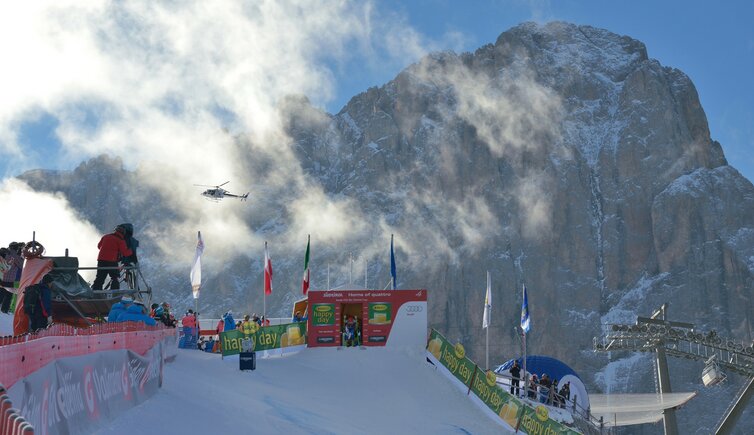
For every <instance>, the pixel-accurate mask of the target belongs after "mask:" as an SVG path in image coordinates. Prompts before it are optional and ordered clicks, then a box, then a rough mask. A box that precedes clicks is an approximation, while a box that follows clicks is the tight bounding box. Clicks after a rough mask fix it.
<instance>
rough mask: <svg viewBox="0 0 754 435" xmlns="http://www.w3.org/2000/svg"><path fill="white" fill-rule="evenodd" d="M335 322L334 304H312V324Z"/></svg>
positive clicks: (325, 324)
mask: <svg viewBox="0 0 754 435" xmlns="http://www.w3.org/2000/svg"><path fill="white" fill-rule="evenodd" d="M334 324H335V304H314V305H313V306H312V326H328V325H334Z"/></svg>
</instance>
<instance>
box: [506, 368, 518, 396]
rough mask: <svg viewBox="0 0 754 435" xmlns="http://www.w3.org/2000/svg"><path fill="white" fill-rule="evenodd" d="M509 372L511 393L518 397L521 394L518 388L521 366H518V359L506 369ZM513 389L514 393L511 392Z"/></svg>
mask: <svg viewBox="0 0 754 435" xmlns="http://www.w3.org/2000/svg"><path fill="white" fill-rule="evenodd" d="M508 372H510V374H511V394H513V395H514V396H516V397H518V396H519V395H520V394H521V389H520V388H519V384H518V382H519V379H521V367H519V366H518V361H515V360H514V361H513V366H512V367H511V368H510V369H509V370H508ZM514 389H515V393H514V392H513V391H514Z"/></svg>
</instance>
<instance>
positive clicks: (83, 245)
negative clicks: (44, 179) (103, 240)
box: [0, 179, 101, 280]
mask: <svg viewBox="0 0 754 435" xmlns="http://www.w3.org/2000/svg"><path fill="white" fill-rule="evenodd" d="M0 204H3V210H4V211H3V224H2V225H0V245H2V246H8V244H9V243H10V242H29V241H31V240H32V236H33V234H35V232H36V240H37V241H38V242H40V243H41V244H42V245H43V246H44V247H45V255H48V256H63V255H65V250H66V249H68V252H69V255H71V256H73V257H78V259H79V264H80V265H81V266H89V267H94V266H96V265H97V253H98V250H97V243H98V242H99V240H100V237H101V235H100V234H99V231H97V229H96V228H95V227H94V226H93V225H91V224H90V223H88V222H86V220H84V219H82V218H81V217H80V216H79V215H78V214H77V212H76V211H75V210H73V209H72V208H71V207H70V205H69V204H68V201H67V200H66V199H65V198H63V197H62V196H60V195H53V194H49V193H39V192H35V191H33V190H31V189H30V188H29V186H27V185H26V184H25V183H23V182H21V181H18V180H15V179H9V180H5V181H4V182H3V183H2V184H0ZM82 275H83V276H84V277H85V278H87V279H90V280H91V279H93V276H90V275H92V274H91V273H89V272H82Z"/></svg>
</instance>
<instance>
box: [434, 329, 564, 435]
mask: <svg viewBox="0 0 754 435" xmlns="http://www.w3.org/2000/svg"><path fill="white" fill-rule="evenodd" d="M427 351H428V352H429V353H431V354H432V355H433V356H434V357H435V358H437V360H438V361H440V363H441V364H442V365H443V366H445V368H446V369H448V370H449V371H450V372H451V373H452V374H453V375H454V376H455V377H456V378H458V380H459V381H461V382H463V384H464V385H466V386H469V385H470V386H471V391H472V392H473V393H474V394H475V395H476V396H477V397H478V398H479V399H480V400H481V401H482V402H484V403H485V405H487V407H489V408H490V409H491V410H492V411H493V412H494V413H495V414H497V415H498V416H500V418H502V419H503V420H504V421H505V422H506V423H507V424H508V425H509V426H511V427H513V428H515V427H516V426H517V425H518V422H519V419H520V420H521V425H520V427H519V430H520V431H522V432H524V433H527V434H536V435H539V434H547V435H550V434H568V435H577V434H579V432H577V431H575V430H573V429H571V428H569V427H568V426H565V425H563V424H561V423H559V422H557V421H555V420H552V419H550V417H549V415H548V410H547V407H546V406H542V405H540V406H537V407H536V408H532V407H531V406H530V405H528V404H526V403H525V402H522V401H521V400H519V399H517V398H516V397H514V396H513V395H512V394H509V393H508V392H507V391H505V390H503V389H502V388H500V386H499V385H497V376H495V373H493V372H492V371H488V372H486V373H485V372H484V371H483V370H482V369H480V368H478V367H477V366H476V364H474V362H472V361H471V360H470V359H468V358H467V357H466V352H465V351H464V348H463V345H461V344H460V343H458V344H456V345H452V344H450V342H449V341H448V340H447V339H446V338H445V337H443V336H442V335H441V334H440V333H439V332H437V331H435V330H434V329H433V330H432V333H431V335H430V340H429V342H428V343H427Z"/></svg>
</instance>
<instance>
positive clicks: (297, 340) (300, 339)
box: [220, 322, 306, 356]
mask: <svg viewBox="0 0 754 435" xmlns="http://www.w3.org/2000/svg"><path fill="white" fill-rule="evenodd" d="M244 340H250V342H249V345H250V347H251V350H253V351H260V350H270V349H280V348H282V347H288V346H297V345H301V344H306V322H297V323H288V324H285V325H275V326H264V327H262V328H259V330H258V331H257V332H255V333H253V334H251V335H244V334H243V333H242V332H241V331H239V330H237V329H234V330H232V331H227V332H221V333H220V343H221V344H222V349H223V356H227V355H236V354H238V353H240V352H241V350H242V349H243V345H244Z"/></svg>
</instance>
